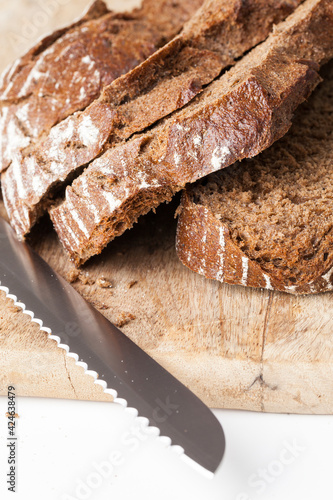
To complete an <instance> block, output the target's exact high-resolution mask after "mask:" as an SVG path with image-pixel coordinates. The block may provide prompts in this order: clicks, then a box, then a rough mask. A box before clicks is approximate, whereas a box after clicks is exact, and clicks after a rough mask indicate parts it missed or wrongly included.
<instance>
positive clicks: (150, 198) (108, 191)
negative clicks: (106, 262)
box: [51, 0, 333, 264]
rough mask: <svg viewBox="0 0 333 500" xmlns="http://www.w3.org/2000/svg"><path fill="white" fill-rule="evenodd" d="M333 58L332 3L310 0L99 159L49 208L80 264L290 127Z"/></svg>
mask: <svg viewBox="0 0 333 500" xmlns="http://www.w3.org/2000/svg"><path fill="white" fill-rule="evenodd" d="M331 57H333V5H332V3H331V2H330V1H328V0H307V1H306V2H305V3H304V4H303V5H301V6H300V7H299V8H298V9H297V10H296V12H295V13H294V14H293V15H291V16H290V17H289V18H288V19H287V20H286V21H285V22H284V23H282V24H281V25H279V26H278V27H277V28H276V29H275V31H274V33H273V34H271V36H270V37H269V38H268V40H267V41H266V42H264V43H263V44H261V45H260V46H258V47H257V48H255V49H254V50H252V51H251V52H250V53H249V54H248V55H246V56H245V57H244V58H243V59H242V60H241V61H239V62H238V63H237V64H236V65H235V66H234V67H233V68H232V69H231V70H230V71H229V72H228V73H226V74H224V75H223V76H222V77H221V78H220V79H218V80H217V81H215V82H214V83H212V84H211V85H210V86H209V87H208V88H207V89H205V90H204V91H203V92H202V93H201V94H200V95H199V96H197V97H196V98H195V100H194V101H193V102H192V103H191V104H189V105H188V106H186V107H185V108H184V109H183V110H181V111H178V112H176V113H174V114H173V115H172V116H171V117H169V118H168V119H166V120H165V121H164V122H162V123H160V124H159V125H158V126H156V127H154V128H152V129H151V130H150V131H149V132H147V133H145V134H142V135H139V136H138V137H135V138H133V139H132V140H130V141H128V142H127V143H125V144H123V145H120V146H117V147H115V148H112V149H109V150H108V151H107V152H106V153H104V154H103V155H101V156H100V157H99V158H98V159H96V160H95V161H94V162H93V163H92V164H91V165H90V166H89V167H88V168H87V169H86V170H85V171H84V173H83V174H82V175H81V176H80V177H79V178H77V179H76V180H75V181H74V182H73V184H72V186H71V187H68V188H67V190H66V200H65V202H64V203H62V204H60V205H59V206H57V207H55V208H54V209H52V211H51V218H52V220H53V223H54V226H55V229H56V231H57V232H58V235H59V237H60V240H61V241H62V243H63V245H64V246H65V248H66V249H67V250H68V252H69V254H70V256H71V258H72V260H73V261H74V262H75V263H76V264H82V263H83V262H85V261H86V260H87V259H88V258H89V257H91V256H92V255H95V254H97V253H99V252H100V251H101V250H102V249H103V248H104V247H105V246H106V245H107V244H108V242H109V241H110V240H112V239H113V238H114V237H116V236H118V235H120V234H122V233H123V232H124V231H125V230H126V229H127V228H130V227H131V226H132V225H133V223H134V222H135V221H136V220H137V218H138V217H139V216H140V215H142V214H144V213H147V212H148V211H149V210H150V209H153V208H154V207H156V206H157V205H159V204H160V203H161V202H164V201H168V200H170V199H171V197H172V195H173V194H174V193H175V192H176V191H178V190H180V189H181V188H183V187H184V186H185V184H186V183H190V182H194V181H196V180H197V179H199V178H201V177H203V176H205V175H207V174H208V173H211V172H214V171H217V170H220V169H222V168H224V167H227V166H228V165H231V164H233V163H234V162H235V161H236V160H240V159H243V158H246V157H253V156H255V155H257V154H258V153H259V152H261V151H262V150H264V149H266V148H267V147H269V146H270V145H271V144H272V143H273V142H275V141H276V140H277V139H279V138H280V137H282V136H283V135H284V134H285V133H286V132H287V131H288V129H289V128H290V125H291V118H292V116H293V113H294V110H295V109H296V108H297V107H298V105H299V104H300V103H302V102H303V101H304V99H305V98H307V97H308V95H309V94H310V92H311V91H312V90H313V88H314V87H315V86H316V85H317V84H318V83H319V81H320V77H319V75H318V73H317V68H318V66H319V65H321V64H323V63H324V62H326V61H327V60H329V59H330V58H331Z"/></svg>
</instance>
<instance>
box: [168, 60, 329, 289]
mask: <svg viewBox="0 0 333 500" xmlns="http://www.w3.org/2000/svg"><path fill="white" fill-rule="evenodd" d="M322 76H323V78H324V82H323V83H322V84H321V85H320V86H319V88H318V89H317V90H316V91H315V92H314V93H313V95H312V96H311V98H310V100H309V101H308V102H307V103H304V104H303V105H302V106H301V107H300V108H299V109H298V111H297V114H296V116H295V119H294V123H293V126H292V128H291V130H290V131H289V132H288V134H287V135H286V136H285V137H284V138H283V139H281V140H280V141H278V142H277V143H275V144H274V145H273V146H272V147H271V148H269V149H268V150H266V151H265V152H263V153H261V154H260V155H259V156H257V157H256V158H254V159H251V160H244V161H243V162H241V163H239V164H236V165H233V166H232V167H228V168H227V169H225V170H223V171H221V172H219V173H216V174H211V175H210V176H208V177H207V178H206V179H204V180H203V181H200V182H199V183H198V185H193V186H190V187H188V188H187V190H186V192H185V193H184V194H183V196H182V203H181V207H180V216H179V220H178V228H177V243H176V247H177V253H178V255H179V257H180V259H181V261H182V262H183V263H184V264H185V265H186V266H187V267H189V268H190V269H192V270H194V271H196V272H198V273H200V274H202V275H204V276H206V277H207V278H213V279H217V280H219V281H222V282H226V283H231V284H237V285H247V286H253V287H264V288H269V289H274V290H281V291H285V292H289V293H299V294H306V293H307V294H308V293H316V292H323V291H330V290H333V63H332V62H330V63H329V64H328V65H327V66H326V67H325V68H323V74H322Z"/></svg>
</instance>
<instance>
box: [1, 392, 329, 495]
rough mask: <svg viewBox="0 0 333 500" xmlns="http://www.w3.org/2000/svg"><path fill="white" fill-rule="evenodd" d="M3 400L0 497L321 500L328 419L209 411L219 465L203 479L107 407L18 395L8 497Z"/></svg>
mask: <svg viewBox="0 0 333 500" xmlns="http://www.w3.org/2000/svg"><path fill="white" fill-rule="evenodd" d="M6 411H7V399H6V398H5V397H2V398H0V498H1V499H2V500H3V499H4V500H7V499H12V498H15V500H27V499H30V498H31V499H32V498H33V499H34V500H81V499H91V500H106V499H108V500H109V499H119V500H130V499H134V498H135V499H136V500H150V499H157V498H158V499H159V500H166V499H168V500H169V499H170V498H172V499H175V500H178V499H191V500H199V499H200V500H201V499H203V498H204V499H205V500H224V499H225V500H273V499H274V500H275V499H276V500H282V499H283V500H313V499H315V498H320V499H321V500H325V499H328V498H331V495H332V487H331V484H332V472H331V471H332V444H333V417H332V416H318V415H316V416H304V415H301V416H298V415H273V414H257V413H250V412H240V411H230V410H217V411H214V413H215V414H216V416H217V417H218V418H219V419H220V421H221V422H222V424H223V427H224V430H225V434H226V440H227V449H226V455H225V459H224V461H223V463H222V465H221V467H220V469H219V470H218V472H217V474H216V475H215V477H214V479H212V480H208V479H206V478H205V477H202V476H201V475H199V474H198V473H197V472H196V471H194V470H192V469H191V468H190V467H189V466H188V465H187V464H185V463H184V462H182V461H181V460H180V459H179V457H177V456H176V455H175V454H174V453H172V452H171V450H170V448H165V447H164V446H163V444H162V443H161V442H159V441H158V440H156V438H155V437H154V436H147V435H146V434H145V433H144V432H142V430H141V429H140V427H139V426H138V424H137V423H136V422H135V420H134V419H133V417H132V416H131V415H130V414H128V413H126V412H125V411H124V409H123V408H122V407H120V406H118V405H116V404H112V403H95V402H81V401H65V400H52V399H34V398H18V399H17V406H16V411H17V413H18V415H19V419H18V420H17V437H18V440H17V447H16V452H17V478H16V479H17V488H16V489H17V491H16V493H15V494H13V493H12V492H9V491H8V490H7V486H6V474H7V472H8V464H7V456H8V449H7V447H6V438H7V418H6Z"/></svg>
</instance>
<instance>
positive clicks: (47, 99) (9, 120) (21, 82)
mask: <svg viewBox="0 0 333 500" xmlns="http://www.w3.org/2000/svg"><path fill="white" fill-rule="evenodd" d="M202 1H203V0H185V1H183V2H174V1H172V0H144V1H143V5H142V7H141V8H140V9H135V10H134V11H133V12H131V13H128V12H127V13H126V12H125V13H114V12H110V11H108V9H107V7H106V5H105V4H104V3H103V2H102V1H101V0H97V1H95V2H94V3H93V5H92V6H91V7H90V9H89V10H88V12H87V13H86V14H85V15H84V16H83V17H82V19H80V20H79V21H78V22H76V23H74V24H72V25H71V26H68V27H67V28H64V29H62V30H58V31H56V32H55V33H53V34H52V35H50V36H48V37H46V38H44V39H43V40H42V41H40V42H38V43H37V45H36V46H35V47H33V48H32V49H31V50H30V51H29V52H28V53H27V54H26V55H25V56H23V57H22V58H20V59H18V60H17V61H15V62H14V64H13V65H11V67H9V68H8V69H7V70H6V71H5V73H4V74H3V76H2V81H1V83H0V106H1V108H0V172H1V171H2V170H5V169H6V168H7V167H8V166H9V164H10V162H11V161H12V159H13V157H14V155H15V153H17V152H19V151H22V150H23V149H24V148H26V147H27V146H29V145H30V144H31V143H34V142H35V141H36V140H37V139H39V138H40V137H41V136H43V135H44V134H46V133H47V132H48V131H49V130H50V128H51V127H52V126H53V125H55V124H56V123H58V122H61V121H62V120H64V119H65V118H67V116H69V115H71V114H73V113H74V112H75V111H78V110H82V109H84V108H86V107H87V106H88V105H89V104H90V103H91V102H92V101H93V100H94V99H96V98H97V97H98V96H99V95H100V92H101V90H102V88H103V87H104V86H105V85H108V84H110V83H111V82H112V81H113V80H114V79H116V78H118V77H119V76H120V75H122V74H124V73H127V72H128V71H129V70H130V69H132V68H134V67H135V66H137V65H138V64H139V63H141V62H142V61H144V60H145V59H146V58H147V57H148V56H150V55H151V54H152V53H153V52H155V51H156V50H157V49H158V48H160V47H161V46H162V45H164V44H165V43H166V42H168V41H169V40H170V39H172V38H173V37H174V36H175V35H176V34H177V33H178V32H179V31H180V29H181V28H182V26H183V24H184V22H185V21H187V20H188V19H189V18H190V17H191V15H193V14H194V13H195V11H196V9H197V8H198V7H199V6H200V5H201V3H202ZM157 15H158V20H159V22H158V23H156V16H157Z"/></svg>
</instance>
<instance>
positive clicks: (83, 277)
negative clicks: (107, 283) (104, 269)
mask: <svg viewBox="0 0 333 500" xmlns="http://www.w3.org/2000/svg"><path fill="white" fill-rule="evenodd" d="M79 280H80V281H81V283H82V284H83V285H94V284H95V280H94V279H93V278H91V277H90V276H89V274H88V273H80V274H79Z"/></svg>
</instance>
